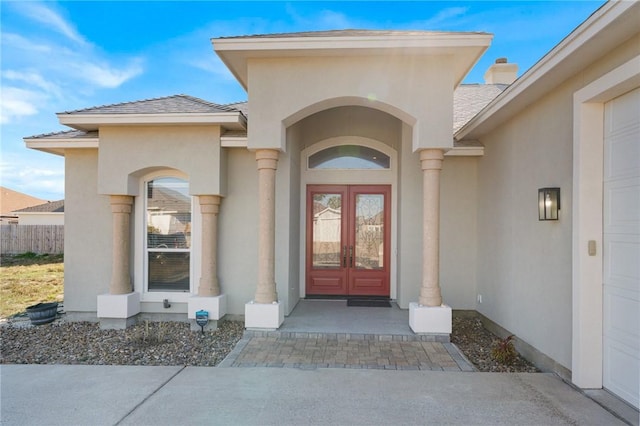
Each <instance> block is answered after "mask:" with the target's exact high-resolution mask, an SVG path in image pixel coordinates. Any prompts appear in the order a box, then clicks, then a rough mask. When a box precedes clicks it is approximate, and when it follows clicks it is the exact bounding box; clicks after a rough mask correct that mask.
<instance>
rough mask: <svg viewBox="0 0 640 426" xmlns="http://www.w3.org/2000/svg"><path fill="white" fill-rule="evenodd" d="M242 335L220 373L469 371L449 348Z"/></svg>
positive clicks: (402, 339) (401, 339) (401, 340)
mask: <svg viewBox="0 0 640 426" xmlns="http://www.w3.org/2000/svg"><path fill="white" fill-rule="evenodd" d="M297 334H298V333H278V332H273V333H254V332H247V333H245V336H244V337H243V339H242V340H241V341H240V342H239V343H238V345H237V346H236V348H235V349H234V350H233V351H232V353H231V354H229V356H228V357H227V359H225V360H224V361H223V362H222V363H221V364H220V366H221V367H278V368H307V369H308V368H373V369H386V370H440V371H442V370H445V371H474V368H473V367H472V366H471V365H470V364H469V362H468V361H467V360H466V359H465V358H464V357H463V356H462V354H461V353H460V351H458V349H457V348H456V347H455V346H454V345H453V344H451V343H448V342H437V341H419V340H410V339H409V338H410V337H412V336H376V335H348V334H347V335H344V334H337V335H336V334H322V333H304V334H300V335H299V336H297Z"/></svg>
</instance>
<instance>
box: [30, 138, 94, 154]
mask: <svg viewBox="0 0 640 426" xmlns="http://www.w3.org/2000/svg"><path fill="white" fill-rule="evenodd" d="M24 143H25V145H26V147H27V148H30V149H35V150H38V151H43V152H48V153H50V154H55V155H61V156H64V151H65V149H86V148H98V139H97V138H83V139H24Z"/></svg>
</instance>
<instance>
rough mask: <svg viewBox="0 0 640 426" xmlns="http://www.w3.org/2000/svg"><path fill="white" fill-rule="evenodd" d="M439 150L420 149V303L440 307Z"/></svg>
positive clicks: (441, 153) (440, 155) (442, 157)
mask: <svg viewBox="0 0 640 426" xmlns="http://www.w3.org/2000/svg"><path fill="white" fill-rule="evenodd" d="M443 160H444V153H443V152H442V150H440V149H425V150H422V151H420V164H421V166H422V287H421V288H420V299H419V300H418V301H419V303H420V305H423V306H440V305H441V304H442V295H441V294H440V171H441V170H442V161H443Z"/></svg>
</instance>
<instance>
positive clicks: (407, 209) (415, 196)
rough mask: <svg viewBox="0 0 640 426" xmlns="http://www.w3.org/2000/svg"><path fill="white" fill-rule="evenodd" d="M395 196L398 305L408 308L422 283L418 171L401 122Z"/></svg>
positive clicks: (416, 158) (407, 129) (408, 133)
mask: <svg viewBox="0 0 640 426" xmlns="http://www.w3.org/2000/svg"><path fill="white" fill-rule="evenodd" d="M399 163H400V165H399V167H400V170H399V175H400V178H399V181H400V182H399V192H400V193H399V196H398V200H399V201H398V216H399V218H398V234H399V235H398V254H397V256H398V299H397V300H398V305H400V307H401V308H403V309H409V303H411V302H415V301H417V300H418V296H419V294H420V286H421V285H422V171H421V170H420V157H419V155H418V154H415V153H414V152H413V150H412V149H411V128H410V127H409V126H408V125H406V124H404V125H403V126H402V148H401V151H400V161H399Z"/></svg>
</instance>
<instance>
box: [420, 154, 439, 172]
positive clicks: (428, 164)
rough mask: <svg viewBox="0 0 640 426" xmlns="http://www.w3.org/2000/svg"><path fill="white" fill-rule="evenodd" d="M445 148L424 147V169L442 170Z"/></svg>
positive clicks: (421, 163) (422, 157)
mask: <svg viewBox="0 0 640 426" xmlns="http://www.w3.org/2000/svg"><path fill="white" fill-rule="evenodd" d="M443 160H444V150H442V149H423V150H421V151H420V165H421V167H422V170H442V161H443Z"/></svg>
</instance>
